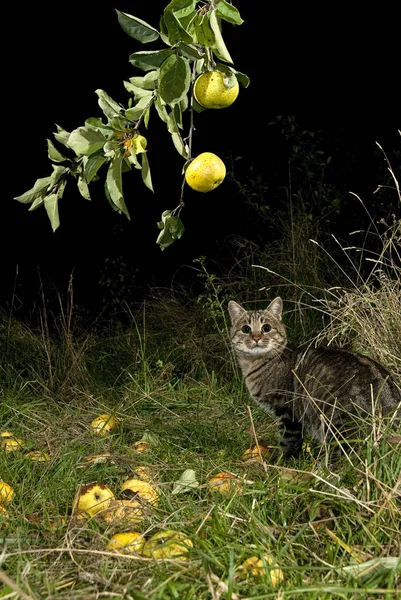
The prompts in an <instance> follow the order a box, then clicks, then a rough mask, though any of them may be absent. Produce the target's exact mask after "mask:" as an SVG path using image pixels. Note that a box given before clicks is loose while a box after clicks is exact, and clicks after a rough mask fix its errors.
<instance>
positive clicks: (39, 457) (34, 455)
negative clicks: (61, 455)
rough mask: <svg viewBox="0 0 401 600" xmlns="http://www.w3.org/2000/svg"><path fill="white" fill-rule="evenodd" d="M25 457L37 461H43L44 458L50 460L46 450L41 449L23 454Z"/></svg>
mask: <svg viewBox="0 0 401 600" xmlns="http://www.w3.org/2000/svg"><path fill="white" fill-rule="evenodd" d="M24 456H25V458H30V459H31V460H35V461H38V462H45V461H46V460H50V456H49V455H48V453H47V452H43V451H42V450H31V451H30V452H27V453H26V454H24Z"/></svg>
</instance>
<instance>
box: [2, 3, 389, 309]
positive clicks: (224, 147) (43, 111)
mask: <svg viewBox="0 0 401 600" xmlns="http://www.w3.org/2000/svg"><path fill="white" fill-rule="evenodd" d="M234 4H235V6H236V7H237V8H238V9H239V10H240V13H241V16H242V18H243V19H244V21H245V22H244V23H243V24H242V25H241V26H240V27H234V26H232V25H230V24H226V23H225V24H224V29H223V34H224V39H225V41H226V44H227V46H228V49H229V51H230V53H231V55H232V57H233V60H234V66H235V67H236V68H237V70H239V71H242V72H244V73H246V74H247V75H248V76H249V77H250V80H251V83H250V86H249V87H248V88H247V89H244V88H241V90H240V96H239V97H238V99H237V101H236V102H235V104H233V105H232V106H231V107H230V108H228V109H225V110H223V111H211V110H209V111H205V112H203V113H201V114H199V115H196V117H195V124H196V131H195V134H194V146H193V155H194V156H196V155H197V154H198V153H200V152H203V151H205V150H208V151H211V152H215V153H216V154H218V155H219V156H220V157H221V158H223V160H224V161H225V162H226V164H227V166H228V167H229V165H230V164H231V162H230V161H231V158H235V157H238V156H241V157H242V160H241V161H240V162H239V163H238V165H239V166H238V169H239V171H238V172H237V176H239V177H240V178H242V180H243V181H245V180H246V178H247V177H249V173H250V169H252V172H253V173H254V174H255V173H261V174H263V176H264V177H265V178H266V180H267V181H269V174H270V173H271V174H273V173H274V174H275V177H276V178H277V173H280V172H282V174H283V185H285V183H286V181H285V177H286V176H287V169H288V167H287V162H288V154H287V153H286V152H287V150H286V148H285V145H284V144H283V140H282V138H281V137H280V134H279V129H278V128H277V127H276V128H275V127H272V126H269V123H270V122H271V121H273V120H274V119H275V118H276V117H277V115H294V116H295V118H296V120H297V123H299V124H300V126H301V127H302V128H305V129H307V130H310V131H318V130H319V131H322V132H323V134H324V139H325V143H326V144H327V152H329V153H332V154H333V159H334V160H335V161H337V163H336V164H338V177H339V180H341V185H342V186H345V188H346V189H348V190H350V191H352V192H355V193H356V194H358V195H360V196H362V197H364V198H365V200H367V201H369V200H368V198H369V195H370V194H371V193H372V191H373V190H374V189H375V187H376V186H377V184H378V179H377V178H378V168H377V164H378V160H382V159H378V153H377V146H376V142H379V143H380V144H381V146H383V148H384V149H385V150H386V152H390V151H392V150H394V149H396V148H397V147H398V148H399V135H398V134H397V129H399V127H400V124H401V123H400V101H399V82H397V76H398V75H399V52H398V51H399V37H398V34H397V32H396V21H397V19H396V18H395V15H393V16H392V15H391V12H390V11H389V9H388V8H387V9H386V7H383V9H381V8H378V7H377V5H376V6H375V8H374V12H373V9H372V12H369V9H368V7H367V5H365V6H364V7H363V9H360V12H358V14H352V12H350V10H349V9H347V10H346V9H345V8H344V7H340V8H334V6H335V5H334V4H331V5H324V7H323V5H315V6H306V5H305V4H299V5H294V6H292V5H290V4H289V3H281V4H280V5H278V6H277V5H274V6H273V5H272V4H270V3H265V2H256V1H253V2H252V1H249V0H248V1H246V2H245V1H242V0H237V1H236V2H234ZM166 5H167V2H166V1H163V2H153V1H150V0H148V1H147V2H144V1H142V0H140V1H139V0H138V1H137V2H123V1H120V2H118V1H113V2H109V1H106V2H103V3H92V2H90V3H87V2H69V3H67V4H63V5H60V6H56V5H55V3H52V4H51V5H46V4H45V5H43V4H39V3H36V4H33V3H29V4H26V5H25V4H24V5H23V8H22V7H20V8H18V6H17V5H16V6H11V7H10V8H8V9H7V11H8V12H7V13H5V14H3V27H4V32H6V31H8V34H9V36H10V38H9V39H12V40H13V43H12V45H11V47H10V44H9V42H7V48H6V50H5V51H3V60H4V63H5V64H6V65H7V69H6V73H7V81H6V86H5V88H3V99H4V100H5V102H4V103H3V124H4V125H5V126H6V127H5V130H6V132H7V133H6V136H4V137H3V167H4V165H5V169H4V171H3V186H4V183H5V186H4V187H3V189H4V188H5V193H3V207H2V212H1V232H0V233H1V257H2V274H1V290H0V300H1V303H2V304H4V305H9V304H10V302H11V299H12V297H13V290H14V292H15V296H14V300H15V304H16V305H18V306H19V307H20V309H21V307H25V308H29V306H30V305H31V304H32V303H34V302H36V301H37V299H38V290H39V287H40V281H42V282H47V284H50V285H52V286H54V288H55V289H59V290H60V291H61V292H62V293H63V291H65V290H66V288H67V286H68V281H69V278H70V275H71V273H73V276H74V280H73V281H74V292H75V301H76V302H77V303H78V304H80V305H83V306H87V307H88V308H91V307H95V306H97V305H98V304H99V303H101V296H102V293H103V291H102V288H101V287H100V286H99V278H100V277H101V276H102V273H104V269H105V260H106V259H109V263H108V264H109V265H110V261H117V263H118V264H120V263H121V260H123V261H124V262H126V264H127V265H128V271H129V272H130V274H131V275H130V276H132V281H131V282H129V285H130V286H131V288H132V290H134V295H135V293H137V295H138V297H140V296H141V295H143V294H146V291H147V290H149V289H150V288H152V287H153V286H167V287H168V286H169V285H170V284H171V282H173V281H175V280H177V281H180V282H184V283H185V281H186V278H188V280H189V279H190V278H191V277H193V274H192V271H191V268H190V267H191V265H192V264H193V260H194V259H195V258H198V257H199V256H201V255H206V256H208V257H210V258H211V259H213V260H220V259H222V260H224V259H226V260H228V258H227V257H228V252H227V244H228V242H227V239H228V238H229V237H230V236H232V235H234V234H238V235H251V233H252V229H253V227H254V223H252V222H251V220H250V217H249V214H248V213H247V211H246V209H245V208H244V200H243V198H242V197H241V196H240V195H239V194H238V190H237V188H236V187H235V186H234V184H233V183H232V182H230V181H229V180H228V179H227V180H226V181H225V182H224V183H223V184H222V185H221V186H220V187H219V188H218V189H216V190H214V191H213V192H212V193H209V194H198V193H196V192H193V191H192V190H190V189H189V188H187V190H186V195H185V200H186V208H185V209H184V211H183V213H182V219H183V221H184V224H185V227H186V232H185V234H184V236H183V237H182V239H181V240H180V241H178V242H176V243H175V244H173V245H172V246H171V247H170V248H168V249H167V250H165V251H164V252H161V251H160V249H159V247H158V246H157V245H156V244H155V240H156V237H157V235H158V229H157V228H156V222H157V221H158V220H159V219H160V214H161V212H162V211H163V210H165V209H167V208H170V209H172V208H174V207H175V206H177V204H178V201H179V196H180V188H181V182H182V176H181V168H182V165H183V159H182V158H181V157H180V156H179V155H178V153H177V152H176V151H175V149H174V147H173V145H172V141H171V138H170V135H169V134H168V133H167V131H166V129H165V126H164V124H161V123H160V124H159V123H158V117H157V116H156V114H155V113H154V114H153V115H151V119H150V124H149V131H148V132H146V136H147V138H148V158H149V162H150V167H151V172H152V178H153V185H154V189H155V193H154V194H152V193H151V192H150V191H148V190H147V189H146V188H145V186H144V185H143V183H142V181H141V178H140V175H139V173H138V172H137V171H134V172H132V173H127V174H125V175H124V177H123V186H124V195H125V199H126V203H127V206H128V209H129V211H130V214H131V221H128V220H127V219H126V218H125V217H124V216H119V215H118V214H116V213H115V212H114V211H113V210H112V209H111V208H110V206H109V205H108V203H107V200H106V199H105V197H104V193H103V189H102V183H96V184H94V185H92V184H91V186H90V190H91V193H92V202H88V201H86V200H84V199H83V198H81V197H80V196H79V194H78V193H77V192H76V190H75V183H74V181H73V180H71V181H69V183H68V184H67V188H66V192H65V194H64V198H63V200H62V201H61V202H60V218H61V226H60V228H59V229H58V230H57V231H56V232H55V233H53V232H52V231H51V228H50V224H49V221H48V218H47V215H46V213H45V211H44V209H39V210H38V211H35V212H32V213H31V212H28V207H27V206H26V205H22V204H20V203H18V202H16V201H14V200H13V199H12V198H13V197H14V196H17V195H20V194H22V193H23V192H25V191H26V190H27V189H29V188H30V187H32V186H33V184H34V182H35V180H36V179H37V178H39V177H44V176H47V175H48V174H50V172H51V166H50V162H49V160H48V158H47V147H46V138H51V137H52V133H53V132H54V131H55V123H57V124H59V125H61V126H62V127H63V128H65V129H67V130H69V131H71V130H72V129H75V128H76V127H78V126H79V125H83V123H84V121H85V119H86V118H88V117H91V116H93V117H98V116H101V114H102V113H101V110H100V108H99V107H98V104H97V96H96V95H95V93H94V91H95V89H97V88H101V89H104V90H105V91H106V92H107V93H108V94H110V95H111V96H112V97H113V98H114V99H115V100H117V101H120V102H121V103H123V104H124V105H126V104H127V100H128V94H127V92H126V91H125V88H124V87H123V83H122V82H123V80H124V79H128V78H129V77H131V76H134V75H141V74H142V72H141V71H139V70H138V69H135V68H134V67H133V66H132V65H130V63H129V62H128V57H129V55H130V54H131V53H132V52H135V51H139V50H150V49H156V48H158V47H163V43H162V42H161V41H160V42H155V43H153V44H148V45H146V46H144V45H142V44H140V43H139V42H137V41H136V40H133V39H132V38H130V37H128V36H127V35H126V34H125V33H124V32H123V31H122V29H121V28H120V26H119V24H118V21H117V16H116V13H115V9H116V8H117V9H119V10H121V11H125V12H128V13H131V14H134V15H135V16H137V17H140V18H142V19H144V20H145V21H147V22H149V23H150V24H151V25H153V26H154V27H156V28H158V25H159V17H160V14H161V12H162V11H163V9H164V7H165V6H166ZM381 11H382V12H381ZM5 89H6V90H7V91H5ZM144 133H145V132H144ZM347 218H348V216H347V214H344V217H343V219H344V223H345V227H346V228H348V227H349V230H350V231H351V230H353V229H355V228H356V227H358V226H359V223H351V222H350V223H348V222H347ZM109 268H110V267H109ZM111 268H113V267H111ZM115 269H116V271H119V270H120V269H121V267H119V266H118V265H117V266H115ZM17 272H18V276H16V273H17ZM132 290H131V291H132Z"/></svg>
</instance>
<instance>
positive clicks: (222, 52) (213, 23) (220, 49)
mask: <svg viewBox="0 0 401 600" xmlns="http://www.w3.org/2000/svg"><path fill="white" fill-rule="evenodd" d="M208 14H209V15H210V27H211V29H212V31H213V33H214V37H215V42H214V44H212V48H213V52H214V53H215V55H216V56H217V58H220V60H224V61H225V62H229V63H232V62H233V60H232V58H231V56H230V53H229V51H228V50H227V46H226V45H225V43H224V40H223V36H222V34H221V31H220V25H219V22H218V20H217V17H216V11H214V10H211V11H210V13H208Z"/></svg>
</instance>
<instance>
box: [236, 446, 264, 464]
mask: <svg viewBox="0 0 401 600" xmlns="http://www.w3.org/2000/svg"><path fill="white" fill-rule="evenodd" d="M268 453H269V450H268V448H266V446H263V445H262V444H255V445H254V446H251V447H250V448H247V449H246V450H245V452H244V453H243V455H242V460H243V461H246V462H247V461H257V462H263V457H264V456H267V454H268Z"/></svg>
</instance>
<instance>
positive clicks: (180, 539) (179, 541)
mask: <svg viewBox="0 0 401 600" xmlns="http://www.w3.org/2000/svg"><path fill="white" fill-rule="evenodd" d="M192 547H193V543H192V541H191V540H190V539H189V538H188V537H187V536H186V534H185V533H182V532H181V531H173V530H172V529H167V530H165V531H158V532H157V533H155V534H154V535H152V537H151V538H149V539H148V541H147V542H146V543H145V545H144V547H143V550H142V555H143V556H146V557H149V558H154V559H156V560H163V559H164V558H174V559H176V560H187V559H188V556H187V554H188V552H189V550H190V548H192Z"/></svg>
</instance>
